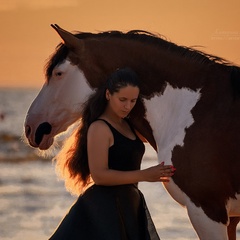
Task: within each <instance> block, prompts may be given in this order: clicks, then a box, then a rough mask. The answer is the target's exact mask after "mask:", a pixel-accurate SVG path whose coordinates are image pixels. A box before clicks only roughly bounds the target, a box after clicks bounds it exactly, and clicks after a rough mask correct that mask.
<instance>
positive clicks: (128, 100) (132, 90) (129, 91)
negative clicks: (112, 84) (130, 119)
mask: <svg viewBox="0 0 240 240" xmlns="http://www.w3.org/2000/svg"><path fill="white" fill-rule="evenodd" d="M138 95H139V88H138V87H133V86H131V85H128V86H126V87H122V88H120V90H119V91H118V92H115V93H113V94H112V95H111V94H110V92H109V91H108V90H107V91H106V98H107V100H109V101H108V107H109V108H110V109H111V110H112V111H113V112H114V113H115V114H116V115H117V116H119V117H121V118H125V117H127V116H128V114H129V113H130V112H131V110H132V109H133V107H134V106H135V104H136V101H137V98H138Z"/></svg>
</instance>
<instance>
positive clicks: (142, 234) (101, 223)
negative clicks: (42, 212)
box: [50, 119, 160, 240]
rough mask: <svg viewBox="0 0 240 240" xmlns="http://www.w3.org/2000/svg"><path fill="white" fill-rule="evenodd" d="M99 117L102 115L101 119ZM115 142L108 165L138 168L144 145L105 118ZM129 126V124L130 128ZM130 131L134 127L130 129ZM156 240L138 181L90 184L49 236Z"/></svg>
mask: <svg viewBox="0 0 240 240" xmlns="http://www.w3.org/2000/svg"><path fill="white" fill-rule="evenodd" d="M100 120H101V119H100ZM103 121H104V122H105V123H106V124H107V125H108V126H109V128H110V129H111V131H112V133H113V137H114V145H113V146H111V147H110V148H109V168H110V169H115V170H120V171H131V170H138V169H140V164H141V160H142V156H143V154H144V151H145V148H144V144H143V143H142V141H141V140H140V139H139V138H138V137H137V136H136V140H131V139H129V138H127V137H125V136H123V135H122V134H121V133H120V132H118V131H117V130H116V129H115V128H113V127H112V126H111V125H110V124H109V123H108V122H106V121H105V120H103ZM131 129H132V128H131ZM132 131H134V130H133V129H132ZM78 239H79V240H159V239H160V238H159V236H158V234H157V231H156V229H155V226H154V224H153V222H152V219H151V216H150V214H149V211H148V209H147V206H146V203H145V200H144V196H143V194H142V193H141V192H140V190H139V189H138V188H137V184H128V185H118V186H100V185H93V186H91V187H90V188H88V189H87V190H86V191H85V192H84V193H83V194H82V195H80V196H79V198H78V200H77V201H76V203H75V204H74V205H73V206H72V208H71V209H70V211H69V213H68V214H67V215H66V216H65V218H64V219H63V221H62V222H61V223H60V225H59V227H58V229H57V230H56V232H55V233H54V234H53V235H52V237H51V238H50V240H78Z"/></svg>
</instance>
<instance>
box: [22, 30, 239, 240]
mask: <svg viewBox="0 0 240 240" xmlns="http://www.w3.org/2000/svg"><path fill="white" fill-rule="evenodd" d="M54 28H55V29H56V30H57V31H58V33H59V34H60V36H61V37H62V39H63V40H64V45H61V46H60V47H59V49H58V50H57V52H56V54H55V56H53V57H52V59H51V61H50V62H49V65H48V68H47V82H46V83H45V84H44V86H43V88H42V90H41V92H40V93H39V95H38V96H37V98H36V99H35V101H34V102H33V103H32V105H31V107H30V109H29V112H28V116H27V118H26V122H25V128H26V136H27V138H28V140H29V143H30V144H31V145H32V146H34V147H38V148H40V149H48V148H49V147H50V146H51V144H52V143H53V137H54V136H55V135H57V134H58V133H60V132H62V131H65V130H66V129H67V127H68V126H70V125H71V124H72V123H74V122H75V121H76V120H78V119H79V118H80V117H81V105H82V103H83V102H84V101H85V100H86V98H87V97H88V96H89V94H90V93H91V92H92V91H93V90H94V89H95V88H97V87H98V86H99V85H100V84H102V83H103V82H104V81H105V79H106V78H107V76H108V75H109V74H110V73H111V72H113V71H114V70H116V69H117V68H120V67H126V66H127V67H131V68H132V69H133V70H134V71H135V72H136V73H137V74H138V76H139V78H140V81H141V93H142V95H143V101H142V102H140V103H139V104H138V105H137V106H136V107H135V108H134V111H133V112H132V114H131V120H132V122H133V124H134V126H135V127H136V129H137V130H138V131H139V132H140V133H141V134H142V135H143V136H144V137H145V138H146V139H147V140H148V141H149V142H150V144H151V145H152V146H153V147H154V148H155V149H157V150H158V159H159V162H162V161H164V162H165V164H173V165H174V166H175V167H176V168H177V171H176V173H175V175H174V176H173V177H172V179H171V180H170V182H169V183H166V184H165V187H166V189H167V190H168V192H169V193H170V194H171V196H172V197H173V198H174V199H175V200H176V201H177V202H179V203H180V204H181V205H183V206H186V208H187V210H188V215H189V217H190V220H191V222H192V224H193V226H194V228H195V230H196V232H197V234H198V236H199V238H200V239H201V240H209V239H211V240H220V239H221V240H227V239H231V240H233V239H236V226H237V223H238V222H239V219H240V195H239V194H240V147H239V143H240V134H239V131H240V98H239V97H240V87H239V86H240V84H239V82H240V70H239V68H237V67H234V66H228V65H227V64H224V63H221V59H219V58H216V57H213V56H210V55H206V54H203V53H200V52H198V51H194V50H192V49H188V48H183V47H179V46H176V45H174V44H172V43H169V42H167V41H165V40H162V39H160V38H157V37H155V36H151V35H148V34H146V33H139V34H137V33H134V32H132V33H128V34H123V33H119V32H109V33H102V34H77V35H72V34H70V33H68V32H66V31H64V30H62V29H60V28H59V27H58V26H54ZM238 81H239V82H238ZM228 236H229V238H228Z"/></svg>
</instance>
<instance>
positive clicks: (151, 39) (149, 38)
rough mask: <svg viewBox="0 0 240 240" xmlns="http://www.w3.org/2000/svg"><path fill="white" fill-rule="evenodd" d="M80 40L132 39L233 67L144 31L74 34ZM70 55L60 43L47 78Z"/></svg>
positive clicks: (193, 48)
mask: <svg viewBox="0 0 240 240" xmlns="http://www.w3.org/2000/svg"><path fill="white" fill-rule="evenodd" d="M74 35H75V36H76V37H77V38H79V39H87V38H120V39H132V40H135V41H141V42H144V43H148V44H153V45H157V46H159V47H161V48H164V49H166V50H168V51H169V52H171V53H172V52H174V53H176V54H177V55H179V56H182V57H185V58H191V60H193V61H196V62H199V63H202V64H204V63H205V64H222V65H226V66H230V65H232V63H231V62H229V61H227V60H225V59H224V58H221V57H218V56H215V55H211V54H208V53H205V52H203V51H200V50H197V49H195V47H186V46H179V45H177V44H175V43H172V42H170V41H167V40H166V38H165V37H164V36H162V35H159V34H153V33H150V32H147V31H143V30H131V31H129V32H126V33H124V32H121V31H106V32H100V33H90V32H77V33H75V34H74ZM67 55H68V49H67V47H66V46H65V45H64V44H62V43H60V44H59V45H58V46H57V47H56V51H55V53H53V55H52V57H51V58H50V59H49V61H48V62H47V64H46V77H47V79H49V77H51V74H52V70H53V69H54V67H55V66H56V65H57V64H59V63H61V62H63V61H64V60H65V59H66V57H67Z"/></svg>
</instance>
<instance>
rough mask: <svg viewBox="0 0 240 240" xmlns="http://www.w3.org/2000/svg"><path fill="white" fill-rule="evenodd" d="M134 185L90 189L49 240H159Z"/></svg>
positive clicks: (144, 204) (93, 187)
mask: <svg viewBox="0 0 240 240" xmlns="http://www.w3.org/2000/svg"><path fill="white" fill-rule="evenodd" d="M159 239H160V238H159V236H158V234H157V231H156V229H155V226H154V224H153V221H152V219H151V216H150V214H149V211H148V209H147V206H146V203H145V200H144V196H143V194H142V193H141V192H140V190H139V189H138V188H137V186H135V185H134V184H130V185H120V186H99V185H93V186H91V187H90V188H89V189H87V190H86V191H85V192H84V194H82V195H81V196H80V197H79V198H78V200H77V201H76V203H75V204H74V205H73V206H72V207H71V209H70V211H69V213H68V214H67V215H66V216H65V218H64V219H63V220H62V222H61V223H60V225H59V226H58V228H57V230H56V232H55V233H54V234H53V235H52V237H51V238H50V240H159Z"/></svg>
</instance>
